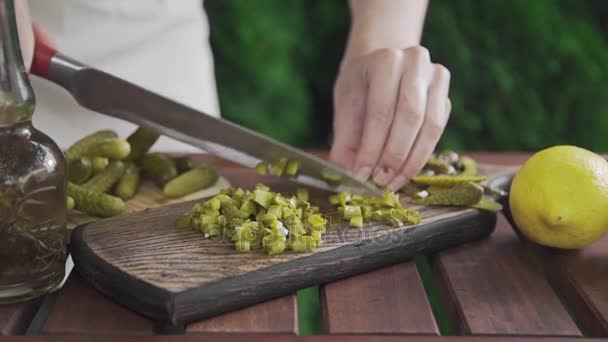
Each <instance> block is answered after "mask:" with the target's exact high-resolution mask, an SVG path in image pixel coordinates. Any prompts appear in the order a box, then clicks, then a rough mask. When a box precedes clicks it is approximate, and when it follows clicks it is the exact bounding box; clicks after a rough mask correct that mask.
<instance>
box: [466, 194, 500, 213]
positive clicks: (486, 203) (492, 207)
mask: <svg viewBox="0 0 608 342" xmlns="http://www.w3.org/2000/svg"><path fill="white" fill-rule="evenodd" d="M473 208H476V209H481V210H487V211H493V212H498V211H501V210H502V204H500V203H498V202H496V201H495V200H493V199H492V198H491V197H488V196H484V197H483V198H482V199H481V200H480V201H479V202H477V203H475V204H473Z"/></svg>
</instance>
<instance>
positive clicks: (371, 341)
mask: <svg viewBox="0 0 608 342" xmlns="http://www.w3.org/2000/svg"><path fill="white" fill-rule="evenodd" d="M151 340H152V341H154V342H170V341H184V342H195V341H196V342H201V341H217V342H224V341H226V342H227V341H231V342H232V341H234V342H296V341H303V342H338V341H349V342H402V341H403V342H405V341H407V342H465V341H467V342H468V341H470V342H549V341H550V342H608V338H602V339H591V338H574V337H562V338H546V337H523V338H522V337H505V336H394V335H392V336H391V335H324V336H316V335H315V336H294V335H276V334H272V335H270V334H236V335H235V334H222V335H215V334H214V335H185V336H154V337H153V338H150V337H149V336H132V335H70V334H64V335H46V336H27V337H16V336H11V337H6V338H3V339H2V341H3V342H4V341H6V342H13V341H14V342H22V341H26V342H28V341H31V342H34V341H40V342H55V341H57V342H76V341H78V342H80V341H90V342H98V341H99V342H106V341H112V342H122V341H133V342H139V341H141V342H144V341H145V342H147V341H151Z"/></svg>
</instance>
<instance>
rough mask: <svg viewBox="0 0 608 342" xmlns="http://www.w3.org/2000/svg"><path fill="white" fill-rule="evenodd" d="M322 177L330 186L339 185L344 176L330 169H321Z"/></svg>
mask: <svg viewBox="0 0 608 342" xmlns="http://www.w3.org/2000/svg"><path fill="white" fill-rule="evenodd" d="M321 178H323V180H324V181H325V182H326V183H327V184H328V185H330V186H338V185H340V183H341V182H342V176H341V175H339V174H337V173H336V172H334V171H332V170H329V169H325V170H322V171H321Z"/></svg>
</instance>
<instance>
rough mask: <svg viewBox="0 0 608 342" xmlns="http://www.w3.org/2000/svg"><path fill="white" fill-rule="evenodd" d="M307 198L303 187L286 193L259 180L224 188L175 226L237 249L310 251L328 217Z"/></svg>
mask: <svg viewBox="0 0 608 342" xmlns="http://www.w3.org/2000/svg"><path fill="white" fill-rule="evenodd" d="M307 197H308V193H307V192H306V191H305V189H299V190H298V191H297V193H296V194H294V195H292V196H291V197H286V196H284V195H282V194H280V193H276V192H272V191H271V190H270V189H269V188H268V187H267V186H264V185H262V184H257V185H256V186H255V188H254V189H252V190H243V189H241V188H230V189H224V190H222V191H221V192H220V194H218V195H216V196H214V197H212V198H211V199H208V200H206V201H204V202H202V203H197V204H195V205H194V206H193V207H192V209H191V210H190V211H189V212H187V213H184V214H183V215H181V216H180V217H179V218H178V219H177V221H176V223H175V225H176V227H177V228H180V229H187V228H189V229H193V230H195V231H199V232H200V233H202V234H203V235H204V237H205V238H213V237H219V236H222V237H224V238H227V239H230V241H232V242H233V244H234V248H235V249H236V250H237V251H240V252H252V251H256V250H262V251H263V252H264V253H266V254H268V255H277V254H282V253H284V252H285V251H289V250H291V251H294V252H309V251H313V250H314V249H316V248H317V247H318V246H319V245H320V244H321V243H322V235H323V233H325V231H326V229H327V220H326V219H325V218H324V217H323V216H321V215H320V214H319V213H318V208H317V207H315V206H312V205H311V204H310V203H309V202H308V201H307Z"/></svg>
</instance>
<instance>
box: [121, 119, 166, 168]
mask: <svg viewBox="0 0 608 342" xmlns="http://www.w3.org/2000/svg"><path fill="white" fill-rule="evenodd" d="M159 137H160V132H158V131H157V130H155V129H154V128H150V127H143V126H140V127H138V128H137V129H136V130H135V132H133V133H131V135H129V137H128V138H127V142H128V143H129V145H130V146H131V153H129V155H128V156H127V160H128V161H137V160H139V159H140V158H141V157H142V156H143V155H144V154H145V153H146V152H148V150H149V149H150V147H152V145H154V143H155V142H156V141H157V140H158V138H159Z"/></svg>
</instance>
